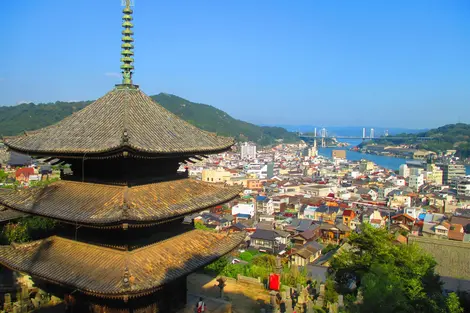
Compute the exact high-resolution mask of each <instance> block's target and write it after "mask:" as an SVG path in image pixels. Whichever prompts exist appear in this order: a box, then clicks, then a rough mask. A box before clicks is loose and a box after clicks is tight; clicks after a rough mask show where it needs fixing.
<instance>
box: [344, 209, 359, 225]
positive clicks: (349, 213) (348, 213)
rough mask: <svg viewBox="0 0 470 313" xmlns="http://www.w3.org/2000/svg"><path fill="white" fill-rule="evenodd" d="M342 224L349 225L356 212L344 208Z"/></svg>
mask: <svg viewBox="0 0 470 313" xmlns="http://www.w3.org/2000/svg"><path fill="white" fill-rule="evenodd" d="M342 217H343V218H342V219H343V225H346V226H348V227H351V221H352V220H353V219H354V218H355V217H356V212H355V211H353V210H351V209H346V210H344V211H343V216H342Z"/></svg>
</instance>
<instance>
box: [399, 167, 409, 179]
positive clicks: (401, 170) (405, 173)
mask: <svg viewBox="0 0 470 313" xmlns="http://www.w3.org/2000/svg"><path fill="white" fill-rule="evenodd" d="M398 172H399V175H400V176H403V177H404V178H408V177H409V176H410V168H409V167H408V165H406V164H402V165H400V168H399V170H398Z"/></svg>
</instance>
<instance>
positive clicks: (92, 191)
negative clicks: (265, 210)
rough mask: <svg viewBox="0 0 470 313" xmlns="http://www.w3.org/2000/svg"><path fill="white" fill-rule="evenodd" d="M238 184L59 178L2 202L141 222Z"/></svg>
mask: <svg viewBox="0 0 470 313" xmlns="http://www.w3.org/2000/svg"><path fill="white" fill-rule="evenodd" d="M239 192H240V188H239V187H238V186H224V185H217V184H210V183H205V182H201V181H196V180H193V179H190V178H185V179H178V180H172V181H163V182H158V183H153V184H146V185H140V186H135V187H127V186H113V185H104V184H93V183H83V182H73V181H66V180H62V181H58V182H54V183H51V184H50V185H47V186H45V187H35V188H28V189H18V190H5V191H2V192H1V193H0V205H4V206H5V207H7V208H10V209H14V210H17V211H21V212H23V213H27V214H33V215H40V216H45V217H50V218H54V219H58V220H62V221H66V222H73V223H78V224H82V225H97V226H100V225H102V226H107V225H108V226H109V225H118V226H119V225H121V224H123V223H129V226H132V224H133V223H134V224H139V223H140V224H142V223H152V222H156V221H164V220H167V219H170V218H176V217H182V216H184V215H187V214H191V213H194V212H198V211H201V210H203V209H206V208H209V207H212V206H215V205H218V204H221V203H225V202H227V201H230V200H232V199H233V198H235V197H237V196H238V194H239Z"/></svg>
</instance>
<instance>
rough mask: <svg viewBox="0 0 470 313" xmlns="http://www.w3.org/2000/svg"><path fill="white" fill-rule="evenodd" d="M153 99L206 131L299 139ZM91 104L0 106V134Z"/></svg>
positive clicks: (260, 139)
mask: <svg viewBox="0 0 470 313" xmlns="http://www.w3.org/2000/svg"><path fill="white" fill-rule="evenodd" d="M152 99H154V100H155V101H156V102H158V103H159V104H161V105H162V106H163V107H165V108H166V109H167V110H169V111H171V112H173V113H174V114H176V115H178V116H179V117H181V118H182V119H184V120H186V121H188V122H189V123H191V124H193V125H195V126H197V127H199V128H202V129H203V130H206V131H209V132H215V133H217V134H220V135H225V136H231V137H234V138H236V139H237V140H243V141H245V140H250V141H254V142H256V143H258V144H260V145H270V144H273V143H275V142H276V140H277V139H282V140H283V141H284V142H287V143H291V142H296V141H298V140H299V139H298V137H297V135H296V134H295V133H292V132H288V131H287V130H285V129H284V128H281V127H268V126H263V127H260V126H257V125H254V124H251V123H247V122H244V121H240V120H237V119H234V118H233V117H231V116H230V115H228V114H227V113H225V112H224V111H221V110H219V109H217V108H215V107H213V106H210V105H207V104H200V103H194V102H191V101H188V100H186V99H183V98H180V97H177V96H174V95H170V94H166V93H160V94H158V95H155V96H152ZM90 103H91V101H81V102H55V103H47V104H37V105H35V104H33V103H28V104H20V105H16V106H10V107H7V106H0V135H5V136H6V135H16V134H19V133H21V132H23V131H25V130H35V129H39V128H42V127H45V126H49V125H52V124H55V123H57V122H59V121H60V120H62V119H63V118H65V117H66V116H68V115H70V114H72V113H73V112H76V111H78V110H81V109H83V108H84V107H85V106H87V105H88V104H90Z"/></svg>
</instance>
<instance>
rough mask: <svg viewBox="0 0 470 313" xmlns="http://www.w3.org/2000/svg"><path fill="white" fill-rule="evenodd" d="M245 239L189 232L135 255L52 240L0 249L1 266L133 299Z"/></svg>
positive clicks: (102, 294)
mask: <svg viewBox="0 0 470 313" xmlns="http://www.w3.org/2000/svg"><path fill="white" fill-rule="evenodd" d="M244 237H245V233H244V232H236V233H233V234H230V235H227V234H220V233H214V232H207V231H202V230H193V231H189V232H186V233H184V234H182V235H178V236H175V237H172V238H170V239H168V240H165V241H162V242H157V243H155V244H152V245H149V246H146V247H143V248H140V249H137V250H133V251H116V250H114V249H110V248H105V247H100V246H96V245H91V244H87V243H82V242H77V241H73V240H69V239H65V238H61V237H57V236H53V237H50V238H47V239H43V240H38V241H34V242H31V243H26V244H20V245H11V246H0V262H1V263H2V264H4V265H6V266H7V267H9V268H11V269H13V270H18V271H27V272H28V273H29V274H31V275H32V276H33V277H37V278H40V279H43V280H46V281H49V282H53V283H56V284H61V285H64V286H68V287H71V288H73V289H78V290H79V291H81V292H84V293H87V294H92V295H95V296H100V297H113V298H125V297H127V296H128V297H130V298H132V297H134V296H136V297H137V296H141V295H143V294H147V293H149V292H153V291H155V290H156V289H158V288H159V287H160V286H162V285H164V284H166V283H167V282H169V281H172V280H174V279H177V278H179V277H181V276H184V275H186V274H189V273H191V272H193V271H194V270H196V269H198V268H200V267H202V266H204V265H206V264H208V263H210V262H212V261H213V260H215V259H216V258H218V257H220V256H222V255H224V254H226V253H228V252H230V251H231V250H232V249H234V248H236V247H237V246H238V244H239V243H240V242H241V241H242V240H243V239H244ZM77 255H79V256H80V257H76V256H77ZM126 278H127V279H126Z"/></svg>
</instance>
